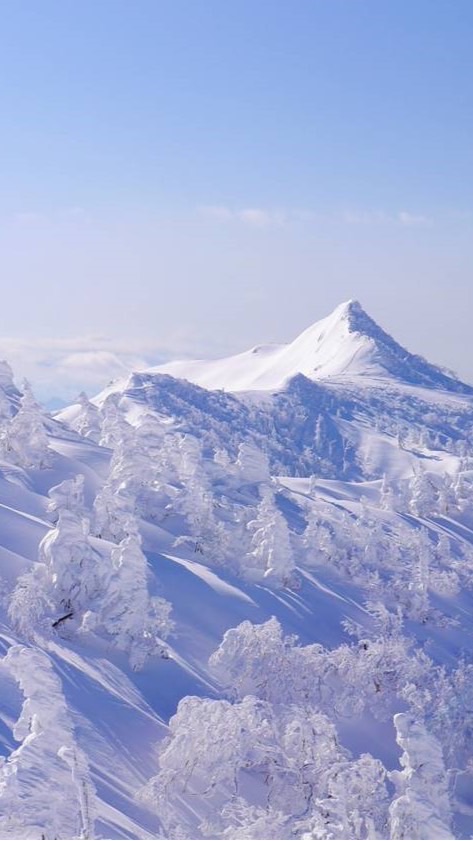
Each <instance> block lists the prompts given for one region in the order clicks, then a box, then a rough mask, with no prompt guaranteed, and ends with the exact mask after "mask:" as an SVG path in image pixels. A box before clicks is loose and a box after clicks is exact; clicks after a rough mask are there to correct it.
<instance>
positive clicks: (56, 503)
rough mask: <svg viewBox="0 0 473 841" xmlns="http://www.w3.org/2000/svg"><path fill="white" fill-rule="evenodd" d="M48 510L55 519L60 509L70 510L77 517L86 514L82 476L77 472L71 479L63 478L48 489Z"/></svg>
mask: <svg viewBox="0 0 473 841" xmlns="http://www.w3.org/2000/svg"><path fill="white" fill-rule="evenodd" d="M48 497H49V499H50V502H49V504H48V511H50V512H51V513H52V515H53V519H54V520H57V517H58V516H59V512H60V511H71V512H72V513H73V514H75V515H76V516H77V517H79V518H83V517H85V516H86V510H85V505H84V476H83V475H82V474H81V473H79V474H78V475H77V476H74V478H73V479H64V480H63V481H62V482H59V484H58V485H54V486H53V487H52V488H50V489H49V491H48Z"/></svg>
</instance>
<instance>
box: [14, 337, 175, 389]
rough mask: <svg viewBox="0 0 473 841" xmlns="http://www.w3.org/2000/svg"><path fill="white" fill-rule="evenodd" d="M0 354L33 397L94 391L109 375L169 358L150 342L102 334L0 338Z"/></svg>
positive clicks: (104, 384)
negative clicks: (27, 383) (30, 386)
mask: <svg viewBox="0 0 473 841" xmlns="http://www.w3.org/2000/svg"><path fill="white" fill-rule="evenodd" d="M0 358H4V359H6V360H7V361H8V362H9V363H10V365H11V366H12V368H13V371H14V374H15V378H16V380H17V382H20V381H21V380H22V379H23V377H27V378H28V379H29V380H30V381H31V383H32V384H33V388H34V389H35V391H36V393H37V395H38V397H39V399H41V400H49V399H50V398H51V397H61V398H64V399H65V400H68V399H72V398H73V397H74V396H75V395H76V394H77V393H78V392H79V391H82V390H83V389H85V390H86V391H89V392H90V393H91V394H95V393H96V392H98V391H100V390H101V389H102V388H104V386H106V385H107V383H108V382H109V381H110V380H111V379H116V378H117V377H122V376H126V374H128V373H129V372H130V371H132V370H140V369H143V368H147V367H149V366H150V365H153V364H157V363H158V362H160V361H162V360H164V359H167V358H169V352H166V351H165V350H163V348H158V347H156V346H153V345H152V344H151V343H146V342H143V343H137V342H130V343H128V344H126V343H124V342H121V341H114V340H112V339H110V338H108V337H104V336H98V337H97V336H81V337H77V338H70V339H65V338H57V339H47V338H39V339H30V340H28V339H22V338H5V337H2V338H0Z"/></svg>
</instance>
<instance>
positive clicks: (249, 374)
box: [150, 300, 473, 393]
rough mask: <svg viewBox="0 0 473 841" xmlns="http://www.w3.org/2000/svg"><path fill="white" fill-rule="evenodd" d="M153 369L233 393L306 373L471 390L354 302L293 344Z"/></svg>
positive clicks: (280, 384)
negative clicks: (408, 346)
mask: <svg viewBox="0 0 473 841" xmlns="http://www.w3.org/2000/svg"><path fill="white" fill-rule="evenodd" d="M150 373H156V374H170V375H171V376H173V377H177V378H180V379H186V380H189V381H190V382H193V383H196V384H197V385H200V386H202V387H204V388H207V389H222V388H223V389H225V390H226V391H234V392H239V391H275V390H280V389H283V388H284V387H285V385H286V384H287V383H288V382H289V381H290V380H291V379H292V378H293V377H295V376H297V375H298V374H303V375H304V376H306V377H308V378H309V379H311V380H315V381H320V380H333V379H337V380H338V379H340V378H341V379H344V380H347V379H348V380H353V379H354V378H355V379H358V378H359V377H364V378H366V377H369V378H375V379H379V378H382V379H385V378H389V379H395V380H398V381H401V382H404V383H406V384H408V385H417V386H423V387H427V388H438V389H442V390H445V391H450V392H459V393H473V389H471V388H470V387H469V386H467V385H465V384H464V383H461V382H460V381H459V380H457V379H456V378H455V377H453V376H451V375H449V374H447V373H446V372H444V371H442V370H441V369H440V368H438V367H436V366H434V365H431V364H429V363H428V362H426V360H424V359H423V358H422V357H420V356H416V355H414V354H411V353H409V351H407V350H406V349H405V348H404V347H402V346H401V345H399V344H398V343H397V342H396V341H395V340H394V339H393V338H391V336H390V335H389V334H388V333H386V332H385V331H384V330H383V329H382V328H381V327H380V326H379V325H378V324H377V323H376V322H375V321H374V320H373V319H372V318H371V317H370V316H369V315H368V314H367V313H366V312H365V310H364V309H363V307H362V306H361V304H360V303H359V302H358V301H356V300H349V301H346V302H344V303H342V304H340V305H339V306H338V307H336V308H335V309H334V310H333V312H332V313H331V314H330V315H328V316H327V317H326V318H323V319H322V320H320V321H317V322H315V323H314V324H312V325H311V326H310V327H308V328H307V329H306V330H304V332H303V333H301V334H300V335H299V336H298V337H297V338H296V339H295V340H294V341H293V342H291V343H289V344H284V345H275V344H273V345H261V346H257V347H254V348H252V349H251V350H249V351H246V352H244V353H240V354H237V355H236V356H231V357H227V358H224V359H216V360H196V361H189V360H184V361H177V362H170V363H166V364H165V365H160V366H158V367H156V368H153V369H151V370H150Z"/></svg>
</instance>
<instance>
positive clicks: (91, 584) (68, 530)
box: [9, 508, 103, 637]
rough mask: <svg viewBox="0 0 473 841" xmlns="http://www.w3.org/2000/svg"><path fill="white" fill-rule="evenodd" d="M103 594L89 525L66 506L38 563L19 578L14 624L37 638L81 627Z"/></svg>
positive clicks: (12, 607) (46, 539) (41, 548)
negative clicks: (53, 630)
mask: <svg viewBox="0 0 473 841" xmlns="http://www.w3.org/2000/svg"><path fill="white" fill-rule="evenodd" d="M102 590H103V569H102V568H101V566H100V564H99V556H98V555H97V554H96V553H95V552H94V550H93V549H92V547H91V545H90V543H89V540H88V532H87V523H86V522H85V521H83V520H81V518H80V517H78V516H77V515H76V514H74V513H73V512H72V511H70V510H69V509H67V508H61V509H59V511H58V519H57V523H56V526H55V528H53V529H51V530H50V531H48V532H47V534H46V535H45V536H44V537H43V539H42V541H41V543H40V545H39V563H37V564H35V566H34V567H33V569H32V570H31V571H30V572H27V573H26V574H25V575H22V576H21V577H20V578H19V579H18V583H17V586H16V588H15V590H14V592H13V594H12V598H11V602H10V607H9V613H10V616H11V618H12V620H13V622H14V623H15V625H16V626H17V627H18V628H19V629H20V630H21V631H22V632H23V633H26V634H28V635H30V636H33V637H35V636H36V634H37V633H44V632H47V629H49V630H50V629H51V627H53V628H56V629H59V628H62V627H63V626H64V623H67V626H68V627H69V626H70V627H72V628H78V627H79V626H80V624H81V622H82V619H83V617H84V614H85V613H86V611H87V610H88V609H89V608H90V605H91V603H93V601H94V600H95V599H96V598H97V597H98V596H99V595H100V594H101V592H102Z"/></svg>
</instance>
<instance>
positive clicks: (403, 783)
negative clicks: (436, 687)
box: [389, 713, 454, 839]
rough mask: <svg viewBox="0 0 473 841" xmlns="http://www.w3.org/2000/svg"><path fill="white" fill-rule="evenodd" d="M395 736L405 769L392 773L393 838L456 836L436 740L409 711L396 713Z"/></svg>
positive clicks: (391, 808)
mask: <svg viewBox="0 0 473 841" xmlns="http://www.w3.org/2000/svg"><path fill="white" fill-rule="evenodd" d="M394 726H395V728H396V738H397V742H398V744H399V746H400V747H401V748H402V749H403V751H404V753H403V754H402V756H401V760H400V762H401V765H402V766H403V771H393V772H391V774H390V777H391V779H392V781H393V782H394V783H395V785H396V789H397V797H396V798H395V799H394V800H393V802H392V803H391V806H390V809H389V814H390V825H391V835H390V837H391V838H399V839H402V838H405V839H422V838H432V839H435V838H439V839H444V838H454V835H452V832H451V828H450V827H451V806H450V802H449V796H448V780H447V773H446V770H445V765H444V761H443V756H442V750H441V748H440V745H439V744H438V742H437V740H436V739H435V738H434V737H433V736H432V735H431V734H430V733H429V732H428V731H427V729H426V727H425V725H424V724H423V723H422V722H420V721H416V720H415V719H413V717H412V716H411V715H410V714H409V713H398V714H397V715H395V716H394Z"/></svg>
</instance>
